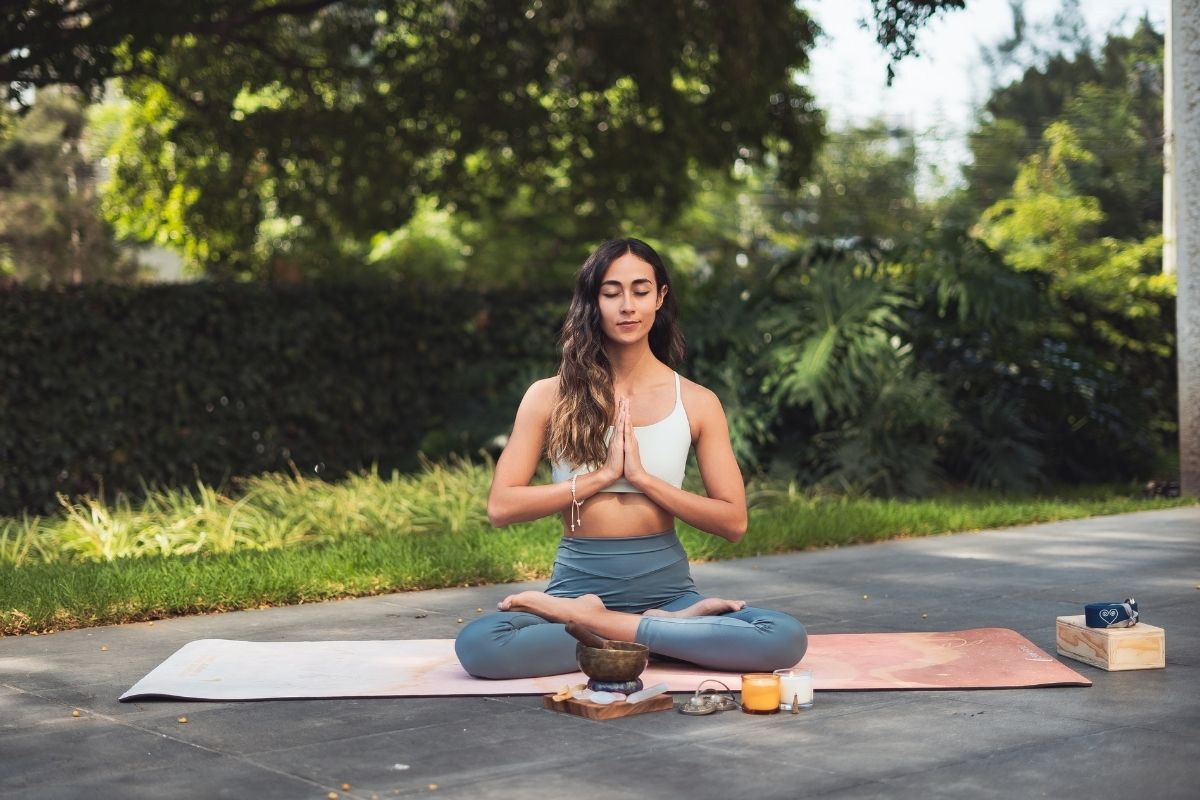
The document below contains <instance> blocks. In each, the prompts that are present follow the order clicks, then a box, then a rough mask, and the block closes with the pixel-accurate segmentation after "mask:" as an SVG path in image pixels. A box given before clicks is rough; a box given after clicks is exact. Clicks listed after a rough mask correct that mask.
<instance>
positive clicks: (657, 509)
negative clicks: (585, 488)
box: [562, 492, 675, 538]
mask: <svg viewBox="0 0 1200 800" xmlns="http://www.w3.org/2000/svg"><path fill="white" fill-rule="evenodd" d="M580 510H581V512H582V516H583V525H582V527H581V526H580V525H579V523H578V521H577V522H576V523H575V531H574V532H572V531H571V524H570V521H569V520H568V519H567V514H566V512H564V513H563V515H562V519H563V535H564V536H577V537H587V536H594V537H598V538H613V537H617V536H649V535H650V534H652V533H662V532H663V531H665V530H669V529H671V528H672V527H674V525H675V517H673V516H672V515H671V514H669V513H667V512H666V511H664V510H663V509H662V507H661V506H659V505H657V504H656V503H655V502H654V501H653V500H651V499H650V498H649V497H646V495H644V494H640V493H635V492H598V493H596V494H594V495H592V496H591V497H589V498H588V499H587V500H585V501H584V502H583V508H582V509H580Z"/></svg>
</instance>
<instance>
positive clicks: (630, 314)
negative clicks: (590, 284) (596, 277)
mask: <svg viewBox="0 0 1200 800" xmlns="http://www.w3.org/2000/svg"><path fill="white" fill-rule="evenodd" d="M666 296H667V287H666V286H658V285H657V284H656V283H655V282H654V267H652V266H650V265H649V264H647V263H646V262H645V261H642V260H641V259H640V258H638V257H637V256H635V255H634V254H633V253H625V254H624V255H623V256H621V257H620V258H618V259H616V260H615V261H613V262H612V263H611V264H609V265H608V269H606V270H605V271H604V278H603V279H602V281H601V283H600V297H599V299H598V301H597V302H598V303H599V305H600V325H601V327H602V328H603V330H604V336H605V337H606V338H608V339H611V340H613V341H614V342H616V343H617V344H632V343H633V342H636V341H638V340H639V339H644V338H646V337H647V336H649V335H650V327H651V326H652V325H654V314H655V312H656V311H658V309H659V308H660V307H661V306H662V304H663V298H665V297H666Z"/></svg>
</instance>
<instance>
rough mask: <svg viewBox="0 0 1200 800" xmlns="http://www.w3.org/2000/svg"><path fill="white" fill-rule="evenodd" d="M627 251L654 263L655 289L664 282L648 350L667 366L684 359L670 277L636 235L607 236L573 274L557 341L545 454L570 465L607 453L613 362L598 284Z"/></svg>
mask: <svg viewBox="0 0 1200 800" xmlns="http://www.w3.org/2000/svg"><path fill="white" fill-rule="evenodd" d="M626 253H632V254H633V255H635V256H637V257H638V258H640V259H641V260H642V261H645V262H646V263H647V264H649V265H650V266H651V267H653V268H654V281H655V283H656V284H657V285H656V286H655V289H656V290H658V289H660V288H661V287H663V286H666V287H667V296H666V298H665V299H664V300H663V304H662V307H661V308H660V309H658V311H657V312H656V313H655V315H654V324H653V325H652V326H651V327H650V350H651V352H653V353H654V355H655V356H656V357H657V358H658V359H659V360H660V361H662V362H663V363H665V364H666V365H667V366H669V367H671V368H672V369H674V368H676V367H677V366H678V365H679V364H681V363H682V362H683V356H684V341H683V332H682V331H680V330H679V324H678V322H677V321H676V319H677V317H678V307H677V305H676V303H675V293H674V292H672V291H671V290H670V286H671V278H670V276H668V275H667V268H666V265H664V264H663V260H662V258H660V257H659V255H658V253H656V252H655V251H654V248H653V247H651V246H650V245H648V244H646V243H645V242H643V241H642V240H640V239H612V240H610V241H607V242H605V243H604V244H602V245H600V246H599V247H597V248H596V249H595V251H594V252H593V253H592V254H591V255H590V256H588V257H587V260H586V261H584V262H583V266H582V267H580V268H579V272H578V273H576V275H575V294H574V296H573V297H572V298H571V307H570V308H569V309H568V310H567V319H566V322H565V323H564V324H563V329H562V337H561V338H560V341H559V345H560V347H561V348H562V362H561V363H560V364H559V367H558V380H559V382H558V398H557V399H556V400H555V402H554V409H553V410H552V411H551V413H550V423H549V431H548V434H547V436H546V454H547V455H548V456H549V458H550V460H551V461H560V460H561V461H566V462H567V463H569V464H570V465H571V466H572V467H577V466H579V465H581V464H600V463H602V462H603V461H604V459H605V458H606V457H607V453H608V448H607V447H606V446H605V444H604V434H605V432H606V431H607V430H608V426H609V424H610V422H611V420H612V419H613V416H614V415H615V412H616V407H617V403H616V397H615V396H614V391H613V374H612V364H610V363H609V360H608V356H607V354H605V352H604V332H603V329H602V328H601V326H600V284H601V282H602V281H603V280H604V273H605V272H606V271H608V266H609V264H611V263H612V262H613V261H615V260H617V259H618V258H620V257H621V256H623V255H625V254H626Z"/></svg>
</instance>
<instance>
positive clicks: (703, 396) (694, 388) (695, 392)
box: [679, 375, 721, 405]
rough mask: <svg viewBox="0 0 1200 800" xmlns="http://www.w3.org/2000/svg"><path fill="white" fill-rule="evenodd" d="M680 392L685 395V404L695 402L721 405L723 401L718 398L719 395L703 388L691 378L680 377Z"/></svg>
mask: <svg viewBox="0 0 1200 800" xmlns="http://www.w3.org/2000/svg"><path fill="white" fill-rule="evenodd" d="M679 391H680V393H681V394H683V399H684V401H685V402H688V401H694V402H696V403H700V404H703V405H710V404H712V403H716V404H717V405H720V404H721V400H720V398H719V397H717V393H716V392H714V391H713V390H712V389H709V388H708V387H707V386H702V385H700V384H698V383H696V382H695V381H693V380H691V379H690V378H685V377H683V376H682V375H680V376H679Z"/></svg>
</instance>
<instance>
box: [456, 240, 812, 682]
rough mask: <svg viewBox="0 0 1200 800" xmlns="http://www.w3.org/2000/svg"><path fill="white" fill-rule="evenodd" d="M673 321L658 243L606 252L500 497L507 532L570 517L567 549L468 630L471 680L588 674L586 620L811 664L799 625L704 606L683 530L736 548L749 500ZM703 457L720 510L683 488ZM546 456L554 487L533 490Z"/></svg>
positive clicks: (770, 665) (541, 390) (658, 643)
mask: <svg viewBox="0 0 1200 800" xmlns="http://www.w3.org/2000/svg"><path fill="white" fill-rule="evenodd" d="M675 318H676V306H675V298H674V297H673V296H672V295H671V292H670V279H669V278H668V276H667V271H666V267H665V266H664V265H663V262H662V259H661V258H659V256H658V254H657V253H656V252H655V251H654V250H653V249H652V248H651V247H650V246H649V245H647V244H646V243H645V242H642V241H640V240H638V239H618V240H613V241H609V242H605V243H604V244H602V245H600V247H599V248H597V249H596V251H595V252H594V253H592V254H591V255H590V256H589V257H588V259H587V261H585V262H584V264H583V266H582V267H581V268H580V270H579V272H578V274H577V276H576V282H575V295H574V297H573V298H572V300H571V307H570V309H569V310H568V312H567V319H566V323H565V325H564V327H563V332H562V342H561V344H562V364H561V366H560V367H559V371H558V375H557V376H556V377H554V378H548V379H546V380H540V381H537V382H536V383H534V384H533V385H532V386H531V387H529V390H528V391H527V392H526V393H525V397H524V399H523V400H522V401H521V405H520V408H519V409H518V410H517V417H516V421H515V422H514V424H513V430H512V435H511V436H510V437H509V440H508V444H507V446H506V447H505V448H504V452H503V453H502V454H501V455H500V458H499V460H498V461H497V462H496V474H495V477H494V478H493V481H492V488H491V493H490V494H489V496H488V518H489V519H490V520H491V522H492V524H493V525H496V526H497V527H503V526H505V525H509V524H511V523H514V522H524V521H527V520H533V519H538V518H540V517H544V516H547V515H549V514H554V513H560V512H561V514H562V519H563V539H562V543H561V544H560V545H559V548H558V553H557V556H556V557H555V560H554V572H553V574H552V575H551V577H550V583H549V585H548V586H547V587H546V590H545V591H544V592H520V593H518V594H513V595H510V596H508V597H506V598H504V599H503V600H501V601H500V603H499V604H498V607H499V609H500V611H499V612H498V613H492V614H488V615H486V616H483V617H480V618H478V619H476V620H474V621H473V622H471V623H470V624H469V625H467V626H466V627H465V628H464V629H463V630H462V631H461V633H460V634H459V636H458V639H457V640H456V641H455V651H456V653H457V654H458V659H459V661H460V662H461V663H462V665H463V667H464V668H465V669H466V670H467V672H469V673H471V674H472V675H475V676H477V677H480V678H522V677H535V676H540V675H555V674H559V673H564V672H574V671H575V670H576V664H575V639H573V638H572V637H571V636H570V635H569V634H568V633H567V632H566V629H565V623H567V622H572V621H574V622H577V623H579V624H580V625H582V626H583V627H585V628H588V629H590V630H592V631H594V632H595V633H597V634H599V635H600V636H602V637H605V638H607V639H617V640H621V641H626V642H640V643H642V644H644V645H646V646H648V647H649V648H650V652H651V653H654V654H658V655H661V656H667V657H669V658H673V659H679V660H682V661H687V662H691V663H693V664H696V665H699V666H704V667H710V668H713V669H720V670H730V671H759V670H772V669H778V668H782V667H790V666H792V665H794V664H796V663H797V662H798V661H800V659H801V657H802V656H803V655H804V651H805V648H806V647H807V644H808V637H807V634H806V633H805V630H804V626H803V625H801V624H800V623H799V622H798V621H797V620H796V619H794V618H793V617H790V616H788V615H787V614H782V613H779V612H776V611H768V610H764V609H760V608H750V607H747V606H746V604H745V603H744V602H741V601H737V600H723V599H720V598H714V597H705V596H704V595H702V594H700V593H699V592H698V591H696V587H695V584H694V583H693V582H692V577H691V574H690V572H689V570H688V559H687V553H686V552H684V549H683V546H682V545H681V544H680V542H679V539H678V538H677V537H676V535H675V528H674V525H675V519H676V518H679V519H681V520H683V521H684V522H686V523H688V524H689V525H692V526H693V527H695V528H698V529H700V530H702V531H707V532H708V533H712V534H714V535H716V536H720V537H721V538H723V539H727V540H729V541H731V542H736V541H738V540H739V539H741V538H742V535H743V534H744V533H745V532H746V493H745V487H744V485H743V484H742V475H741V471H740V470H739V469H738V465H737V461H736V460H735V459H734V455H733V448H732V447H731V446H730V443H729V430H728V427H727V425H726V422H725V412H724V411H723V410H722V408H721V403H720V401H719V400H718V399H717V397H716V395H714V394H713V393H712V392H711V391H709V390H708V389H705V388H704V387H702V386H700V385H698V384H696V383H693V382H691V381H689V380H685V379H681V378H680V377H679V374H678V373H676V372H675V371H674V367H675V366H676V365H678V364H679V363H680V362H681V361H682V359H683V350H684V347H683V335H682V334H681V333H680V331H679V328H678V326H677V324H676V319H675ZM693 444H694V445H695V447H696V460H697V462H698V463H699V466H700V476H701V478H702V479H703V482H704V489H705V492H706V495H707V496H701V495H697V494H693V493H691V492H688V491H684V490H683V489H682V488H681V487H682V485H683V473H684V466H685V464H686V462H687V456H688V451H689V450H690V449H691V447H692V445H693ZM543 453H546V454H547V455H548V457H549V458H550V459H551V463H552V466H553V475H554V482H553V483H550V484H547V485H544V486H530V485H529V482H530V480H531V479H532V478H533V475H534V472H535V471H536V469H537V465H538V462H539V460H540V459H541V456H542V454H543Z"/></svg>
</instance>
